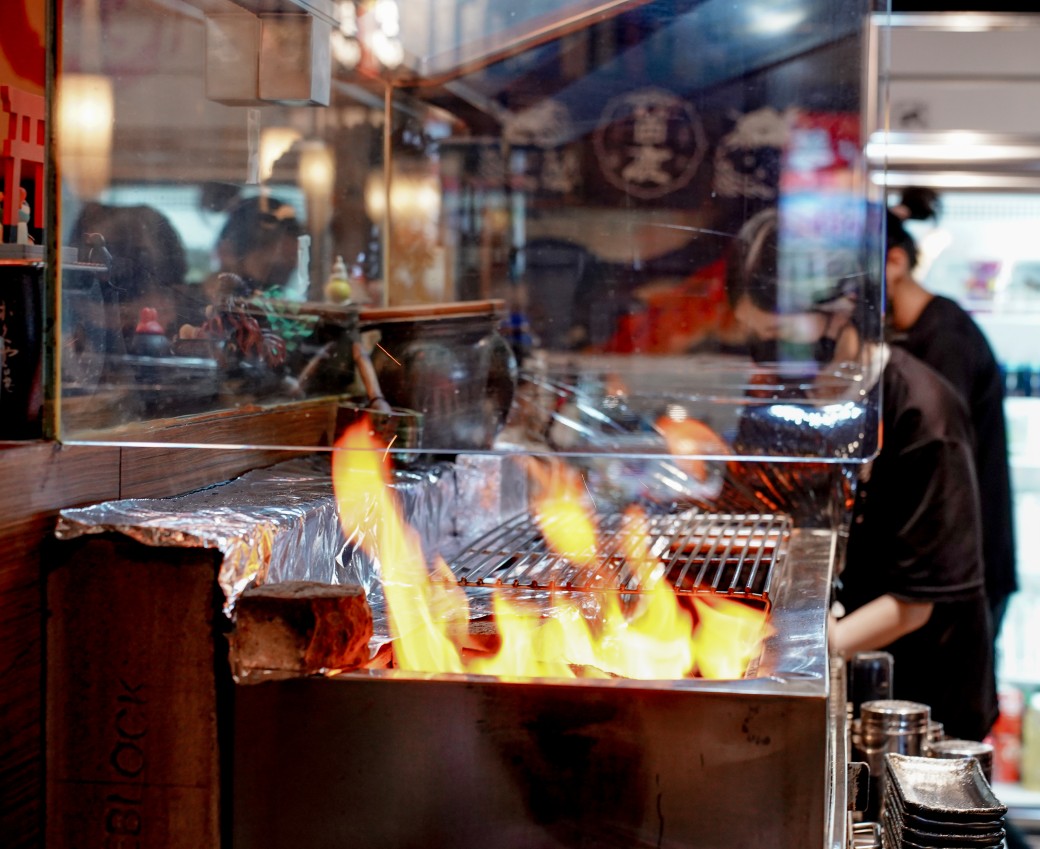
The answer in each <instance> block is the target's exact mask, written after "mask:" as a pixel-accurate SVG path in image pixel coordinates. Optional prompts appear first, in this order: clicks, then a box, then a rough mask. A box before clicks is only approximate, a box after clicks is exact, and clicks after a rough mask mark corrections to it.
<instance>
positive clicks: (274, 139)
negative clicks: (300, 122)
mask: <svg viewBox="0 0 1040 849" xmlns="http://www.w3.org/2000/svg"><path fill="white" fill-rule="evenodd" d="M302 137H303V136H302V135H301V134H300V131H299V130H294V129H293V128H292V127H264V129H263V130H261V132H260V182H262V183H264V182H267V181H268V180H270V179H271V175H272V174H273V173H274V166H275V163H276V162H277V161H278V160H279V159H281V158H282V156H284V155H285V154H286V153H287V152H288V150H289V148H291V147H292V146H293V145H294V144H296V142H298V141H299V140H300V139H301V138H302Z"/></svg>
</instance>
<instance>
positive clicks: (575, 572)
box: [452, 510, 791, 608]
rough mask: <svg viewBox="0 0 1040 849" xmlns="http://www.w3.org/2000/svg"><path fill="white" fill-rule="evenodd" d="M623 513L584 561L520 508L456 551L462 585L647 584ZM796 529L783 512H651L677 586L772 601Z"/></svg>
mask: <svg viewBox="0 0 1040 849" xmlns="http://www.w3.org/2000/svg"><path fill="white" fill-rule="evenodd" d="M622 521H623V516H622V514H620V513H613V514H609V515H607V516H604V517H601V519H600V522H599V530H600V540H601V542H600V547H599V550H598V551H597V552H596V555H595V558H594V561H593V562H592V563H591V564H588V565H578V564H575V563H573V562H571V561H570V560H568V559H567V558H565V557H563V556H561V555H559V554H557V553H555V552H553V551H551V550H550V549H549V547H548V546H547V545H546V542H545V539H544V537H543V536H542V533H541V531H540V530H539V528H538V526H537V524H536V523H535V521H534V518H533V517H532V516H530V515H529V514H521V515H519V516H517V517H515V518H513V519H511V520H510V521H508V522H506V523H504V524H502V525H500V526H498V527H496V528H495V529H494V530H492V531H490V532H489V533H487V534H485V535H484V536H483V537H481V538H480V539H478V540H476V541H475V542H474V543H472V544H471V545H470V546H469V547H467V548H466V549H465V550H464V551H463V552H462V553H461V554H460V555H459V556H458V557H456V558H453V562H452V573H453V574H454V576H455V578H456V579H457V580H458V582H459V584H461V585H462V586H495V587H502V588H510V587H512V588H517V589H521V588H524V589H526V588H529V589H549V590H574V591H590V590H598V591H604V590H613V591H618V592H624V593H638V592H643V591H645V588H644V587H641V586H640V585H639V584H638V582H637V577H636V575H635V573H634V572H633V570H632V569H630V568H629V566H628V564H627V562H626V558H625V555H624V551H623V537H622V534H621V533H620V529H621V526H622ZM790 533H791V519H790V518H789V517H787V516H785V515H780V514H776V515H773V514H765V515H753V514H745V513H705V512H701V511H699V510H691V511H687V512H685V513H681V514H678V515H667V516H654V517H651V518H650V519H649V537H650V540H651V543H650V551H651V555H652V556H653V557H655V558H657V559H658V560H659V561H660V563H661V566H660V568H661V569H663V570H664V574H665V575H666V576H667V578H668V580H669V581H670V582H671V583H672V584H673V585H674V587H675V589H676V591H677V592H678V593H680V594H687V595H711V596H724V597H728V598H732V599H739V600H741V601H744V602H752V603H757V604H761V605H763V606H764V607H766V608H769V607H770V606H771V603H772V599H771V597H770V590H771V588H772V587H773V585H774V575H775V573H776V572H778V571H779V567H780V565H782V563H783V561H784V556H785V554H786V546H787V540H788V538H789V536H790ZM658 574H660V572H658Z"/></svg>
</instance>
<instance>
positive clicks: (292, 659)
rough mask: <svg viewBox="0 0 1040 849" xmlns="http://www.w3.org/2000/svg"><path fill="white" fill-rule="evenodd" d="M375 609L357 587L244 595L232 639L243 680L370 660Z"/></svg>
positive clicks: (301, 587)
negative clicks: (369, 648)
mask: <svg viewBox="0 0 1040 849" xmlns="http://www.w3.org/2000/svg"><path fill="white" fill-rule="evenodd" d="M371 636H372V610H371V608H370V607H369V604H368V600H367V598H366V597H365V592H364V590H362V589H361V588H360V587H357V586H352V585H331V584H322V583H318V582H316V581H286V582H284V583H275V584H265V585H262V586H259V587H253V588H251V589H248V590H246V591H245V592H244V593H242V596H241V597H240V598H239V601H238V604H237V605H236V608H235V627H234V630H233V631H232V632H231V634H230V636H229V641H230V644H231V645H230V649H231V651H230V661H231V668H232V672H233V673H234V675H235V677H236V678H238V679H240V680H241V679H246V678H249V677H255V676H258V675H261V674H262V673H264V672H283V673H292V674H297V675H309V674H314V673H318V672H322V671H324V670H344V669H355V668H357V667H359V666H361V665H362V664H364V663H366V662H367V661H368V641H369V639H370V638H371Z"/></svg>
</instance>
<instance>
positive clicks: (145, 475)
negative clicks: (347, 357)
mask: <svg viewBox="0 0 1040 849" xmlns="http://www.w3.org/2000/svg"><path fill="white" fill-rule="evenodd" d="M335 426H336V404H335V403H334V402H330V401H327V400H326V401H322V402H319V403H310V404H299V405H293V406H289V407H283V408H273V409H252V410H248V411H236V412H234V413H222V414H218V415H210V416H199V417H196V418H193V419H190V420H185V421H177V422H171V423H169V424H168V425H166V426H164V427H162V428H160V429H158V430H157V431H156V432H155V433H153V434H152V439H153V440H154V441H162V442H169V443H170V447H166V446H163V447H148V446H139V447H126V448H123V449H122V469H121V472H120V491H121V497H123V498H144V497H149V498H158V497H163V496H167V495H177V494H179V493H182V492H187V491H189V490H192V489H197V488H199V487H202V486H208V485H210V484H213V483H218V482H220V481H225V480H228V479H229V478H233V477H237V476H238V475H240V474H243V473H244V472H247V471H249V470H251V469H257V468H261V467H263V466H270V465H272V464H274V463H277V462H280V461H282V460H287V459H289V458H291V457H294V456H298V455H299V454H301V453H310V452H311V451H313V450H314V449H315V448H316V447H321V446H329V445H331V443H332V441H333V438H334V434H335ZM204 446H206V447H204ZM248 446H299V447H298V448H297V447H293V448H288V447H287V448H283V449H282V450H277V449H275V448H266V449H265V448H251V447H248Z"/></svg>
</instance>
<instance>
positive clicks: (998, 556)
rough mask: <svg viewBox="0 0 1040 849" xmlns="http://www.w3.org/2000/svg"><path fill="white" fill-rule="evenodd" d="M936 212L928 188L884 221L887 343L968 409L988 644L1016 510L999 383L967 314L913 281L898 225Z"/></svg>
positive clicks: (1013, 577) (1012, 587)
mask: <svg viewBox="0 0 1040 849" xmlns="http://www.w3.org/2000/svg"><path fill="white" fill-rule="evenodd" d="M938 214H939V205H938V196H937V194H936V193H935V192H933V191H931V190H930V189H907V190H906V191H905V192H904V193H903V197H902V201H901V203H900V204H899V205H898V206H896V207H893V210H892V211H891V212H890V213H889V215H888V234H887V256H886V264H885V270H886V275H887V281H886V289H887V298H888V303H889V323H890V328H889V330H890V333H889V337H890V339H891V341H892V342H893V343H894V344H896V345H899V346H900V347H902V348H903V349H905V350H907V351H909V352H910V353H911V354H913V355H914V356H915V357H917V358H918V359H920V360H923V361H924V362H925V363H927V364H928V365H930V366H931V367H932V368H934V369H935V370H936V371H937V372H939V374H941V375H942V376H943V377H945V378H946V379H947V380H948V381H949V382H950V383H951V384H952V385H953V388H954V389H955V390H956V391H957V393H958V395H959V396H960V397H961V398H962V399H963V400H964V402H965V403H966V404H967V406H968V410H969V413H970V416H971V424H972V429H973V445H974V459H975V469H976V474H977V475H978V482H979V496H980V501H981V509H982V556H983V563H984V565H985V576H986V595H987V597H988V598H989V604H990V614H991V616H992V619H993V634H994V639H996V637H997V636H998V635H999V633H1000V626H1001V623H1002V622H1003V619H1004V614H1005V613H1006V611H1007V605H1008V601H1009V599H1010V597H1011V595H1012V594H1013V593H1014V592H1015V591H1016V590H1017V589H1018V579H1017V570H1016V564H1015V540H1014V526H1013V523H1014V512H1013V504H1012V494H1011V476H1010V470H1009V463H1008V441H1007V424H1006V422H1005V418H1004V393H1005V386H1004V377H1003V375H1002V374H1001V371H1000V367H999V365H998V364H997V359H996V357H995V356H994V354H993V350H992V348H991V347H990V345H989V342H988V341H987V340H986V337H985V335H984V334H983V333H982V331H981V330H980V329H979V327H978V325H977V324H976V323H975V322H974V320H973V319H972V318H971V316H970V315H969V314H968V313H967V312H966V311H965V310H964V309H963V308H962V307H961V306H960V305H959V304H957V303H956V302H955V301H953V300H951V299H950V298H946V297H943V296H941V295H936V294H933V293H932V292H930V291H928V290H927V289H925V287H924V286H922V285H921V283H920V282H919V281H918V279H917V276H916V268H917V262H918V256H919V254H918V246H917V244H916V243H915V241H914V239H913V238H912V237H911V236H910V234H909V233H908V232H907V230H906V228H905V227H904V226H903V221H904V220H905V219H907V218H912V219H915V220H927V219H934V218H937V217H938Z"/></svg>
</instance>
